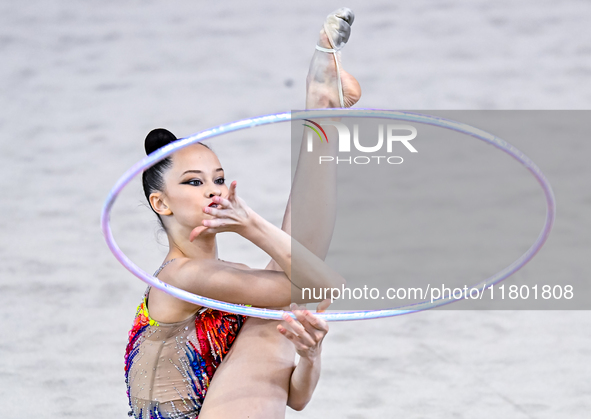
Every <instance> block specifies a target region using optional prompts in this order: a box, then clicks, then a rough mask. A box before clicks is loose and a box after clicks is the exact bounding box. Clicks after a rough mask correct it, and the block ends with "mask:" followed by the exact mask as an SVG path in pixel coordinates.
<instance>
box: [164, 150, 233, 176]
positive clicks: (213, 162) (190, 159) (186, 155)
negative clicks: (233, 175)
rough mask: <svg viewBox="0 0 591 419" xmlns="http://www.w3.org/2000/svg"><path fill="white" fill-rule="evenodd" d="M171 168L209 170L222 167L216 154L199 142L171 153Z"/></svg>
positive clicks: (175, 169)
mask: <svg viewBox="0 0 591 419" xmlns="http://www.w3.org/2000/svg"><path fill="white" fill-rule="evenodd" d="M172 162H173V165H172V169H173V170H174V171H177V172H178V171H180V172H183V171H185V170H202V171H204V172H205V171H211V170H215V169H218V168H220V167H222V165H221V163H220V161H219V159H218V157H217V156H216V154H215V153H214V152H213V151H211V150H210V149H208V148H207V147H204V146H202V145H200V144H191V145H190V146H187V147H185V148H183V149H181V150H179V151H177V152H175V153H174V154H173V155H172Z"/></svg>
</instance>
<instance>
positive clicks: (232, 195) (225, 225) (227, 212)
mask: <svg viewBox="0 0 591 419" xmlns="http://www.w3.org/2000/svg"><path fill="white" fill-rule="evenodd" d="M236 184H237V182H236V181H233V182H232V184H231V185H230V190H229V193H228V197H227V198H222V197H221V196H214V197H213V198H212V199H211V200H212V202H214V203H215V204H217V207H209V206H208V207H204V208H203V212H204V213H206V214H209V215H211V216H212V218H211V219H209V220H203V225H201V226H199V227H195V228H194V229H193V230H192V231H191V234H190V236H189V241H193V240H195V239H196V238H197V237H198V236H199V235H200V234H202V233H204V232H205V233H221V232H224V231H234V232H237V233H240V230H241V229H242V228H244V227H245V226H246V225H247V224H248V222H249V219H250V215H251V213H252V210H251V209H250V208H249V207H248V206H247V205H246V202H244V200H243V199H241V198H239V197H238V195H237V194H236Z"/></svg>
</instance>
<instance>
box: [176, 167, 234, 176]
mask: <svg viewBox="0 0 591 419" xmlns="http://www.w3.org/2000/svg"><path fill="white" fill-rule="evenodd" d="M215 171H216V172H223V171H224V169H222V168H221V167H219V168H217V169H215ZM187 173H203V172H202V171H201V170H187V171H185V172H184V173H183V174H182V175H181V176H185V175H186V174H187Z"/></svg>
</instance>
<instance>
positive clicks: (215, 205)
mask: <svg viewBox="0 0 591 419" xmlns="http://www.w3.org/2000/svg"><path fill="white" fill-rule="evenodd" d="M208 207H212V208H217V207H218V204H216V203H215V202H212V203H211V204H209V205H208Z"/></svg>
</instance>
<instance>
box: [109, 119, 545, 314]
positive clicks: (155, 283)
mask: <svg viewBox="0 0 591 419" xmlns="http://www.w3.org/2000/svg"><path fill="white" fill-rule="evenodd" d="M335 117H356V118H362V117H366V118H383V119H394V120H400V121H408V122H416V123H422V124H428V125H433V126H436V127H440V128H446V129H449V130H452V131H456V132H459V133H463V134H467V135H470V136H472V137H475V138H477V139H479V140H481V141H484V142H486V143H488V144H490V145H493V146H495V147H497V148H498V149H500V150H502V151H504V152H505V153H507V154H509V155H510V156H511V157H513V158H514V159H515V160H517V161H518V162H520V163H521V164H522V165H523V166H525V168H526V169H527V170H529V171H530V172H531V174H532V175H533V176H534V177H535V178H536V180H537V181H538V183H539V184H540V185H541V187H542V189H543V191H544V195H545V197H546V220H545V222H544V226H543V228H542V231H541V232H540V234H539V235H538V237H537V239H536V241H535V242H534V244H533V245H532V246H531V247H530V248H529V249H528V250H527V251H526V252H525V253H524V254H523V255H522V256H521V257H519V258H518V259H517V260H515V261H514V262H513V263H511V264H510V265H509V266H507V267H506V268H505V269H503V270H501V271H499V272H497V273H496V274H494V275H492V276H491V277H489V278H487V279H485V280H483V281H481V282H479V283H477V284H475V285H474V286H472V287H471V289H473V288H478V289H481V290H482V291H483V292H484V290H485V289H486V288H488V287H489V286H491V285H494V284H497V283H499V282H501V281H502V280H504V279H506V278H507V277H509V276H510V275H512V274H513V273H515V272H516V271H518V270H519V269H521V268H522V267H523V266H524V265H525V264H526V263H527V262H529V261H530V260H531V259H532V258H533V257H534V256H535V254H536V253H537V252H538V251H539V250H540V248H541V247H542V246H543V245H544V243H545V242H546V239H547V238H548V235H549V234H550V230H551V229H552V226H553V225H554V219H555V212H556V201H555V199H554V192H553V191H552V187H551V186H550V183H549V182H548V180H547V179H546V177H545V176H544V174H543V173H542V171H541V170H540V168H539V167H538V166H536V164H535V163H534V162H533V161H531V160H530V159H529V157H527V156H526V155H525V154H523V153H522V152H521V151H520V150H518V149H517V148H516V147H514V146H512V145H511V144H509V143H507V142H506V141H504V140H502V139H500V138H498V137H496V136H494V135H492V134H489V133H487V132H485V131H482V130H481V129H478V128H475V127H471V126H470V125H467V124H464V123H461V122H457V121H452V120H449V119H445V118H439V117H435V116H431V115H422V114H418V113H412V112H402V111H389V110H383V109H363V108H358V109H321V110H307V111H298V112H294V113H292V112H283V113H277V114H272V115H264V116H258V117H255V118H249V119H243V120H241V121H236V122H230V123H228V124H223V125H219V126H217V127H215V128H211V129H208V130H205V131H202V132H199V133H197V134H193V135H191V136H189V137H185V138H181V139H179V140H177V141H174V142H172V143H170V144H168V145H166V146H164V147H162V148H160V149H158V150H156V151H154V152H153V153H152V154H150V155H148V156H146V157H144V158H143V159H142V160H140V161H139V162H137V163H136V164H134V165H133V166H132V167H131V168H130V169H129V170H127V172H125V173H124V174H123V176H121V178H119V180H118V181H117V183H116V184H115V186H113V188H112V189H111V191H110V192H109V195H108V197H107V199H106V201H105V203H104V205H103V210H102V213H101V228H102V231H103V234H104V236H105V240H106V241H107V245H108V246H109V249H111V252H113V255H115V258H117V260H118V261H119V262H121V264H122V265H123V266H125V268H127V270H129V271H130V272H131V273H132V274H134V275H135V276H137V277H138V278H139V279H141V280H142V281H144V282H146V283H147V284H149V285H151V286H152V287H155V288H158V289H159V290H162V291H164V292H166V293H168V294H170V295H172V296H174V297H176V298H179V299H181V300H184V301H188V302H190V303H193V304H197V305H200V306H205V307H209V308H213V309H216V310H221V311H226V312H229V313H234V314H241V315H245V316H250V317H259V318H263V319H271V320H282V315H283V313H288V314H289V315H291V316H292V317H294V315H293V313H291V312H289V311H283V310H271V309H265V308H255V307H246V306H242V305H239V304H232V303H226V302H223V301H218V300H214V299H211V298H206V297H202V296H199V295H196V294H192V293H190V292H188V291H184V290H182V289H180V288H176V287H173V286H172V285H169V284H167V283H165V282H162V281H160V280H159V279H158V278H155V277H153V276H152V275H149V274H147V273H146V272H145V271H143V270H142V269H141V268H140V267H138V266H137V265H136V264H135V263H133V262H132V261H131V260H130V259H129V258H128V257H127V256H126V255H125V254H124V253H123V252H122V251H121V249H120V248H119V246H118V245H117V243H116V242H115V239H114V237H113V233H112V231H111V225H110V213H111V209H112V207H113V204H114V203H115V199H116V198H117V196H118V195H119V193H120V192H121V190H122V189H123V188H124V187H125V186H126V185H127V184H128V183H129V182H131V180H132V179H133V178H134V177H135V176H137V175H138V174H139V173H141V172H143V171H144V170H146V169H148V168H149V167H151V166H153V165H155V164H156V163H158V162H159V161H160V160H163V159H164V158H166V157H168V156H170V155H171V154H172V153H174V152H175V151H178V150H180V149H181V148H184V147H187V146H188V145H191V144H196V143H199V142H201V141H203V140H206V139H208V138H213V137H217V136H220V135H222V134H226V133H229V132H233V131H239V130H241V129H245V128H253V127H257V126H261V125H269V124H274V123H277V122H286V121H293V120H303V119H314V118H335ZM464 298H465V294H464V295H462V296H461V297H460V298H455V297H453V295H452V296H450V297H448V298H441V299H437V300H434V301H423V302H420V303H415V304H410V305H406V306H401V307H398V308H393V309H383V310H366V311H349V312H339V313H326V312H325V313H316V314H315V315H316V316H317V317H320V318H322V319H324V320H327V321H345V320H366V319H375V318H380V317H393V316H400V315H403V314H410V313H416V312H419V311H423V310H428V309H432V308H435V307H440V306H443V305H445V304H450V303H453V302H455V301H459V300H462V299H464Z"/></svg>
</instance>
